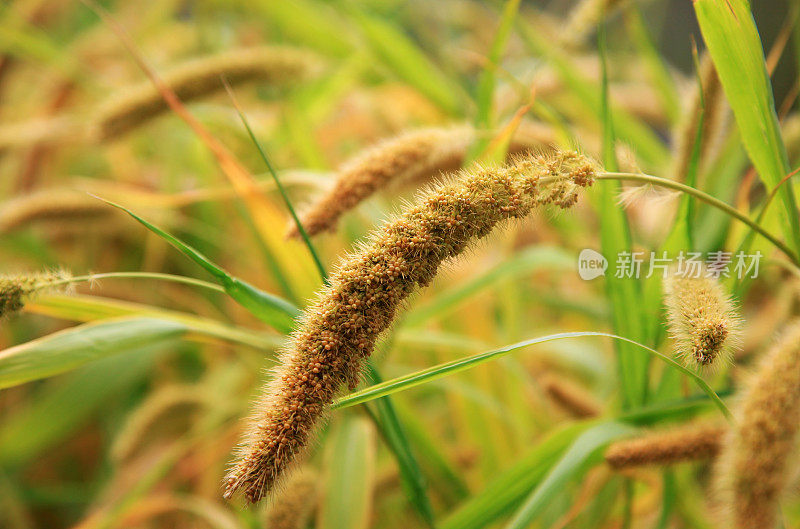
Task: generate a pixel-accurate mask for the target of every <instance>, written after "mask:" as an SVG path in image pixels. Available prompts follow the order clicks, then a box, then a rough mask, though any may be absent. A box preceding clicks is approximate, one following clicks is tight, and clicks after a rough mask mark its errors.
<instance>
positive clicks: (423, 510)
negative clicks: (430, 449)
mask: <svg viewBox="0 0 800 529" xmlns="http://www.w3.org/2000/svg"><path fill="white" fill-rule="evenodd" d="M367 375H368V377H369V379H370V380H371V382H372V383H373V384H379V383H381V382H382V380H381V377H380V374H379V373H378V370H377V369H375V366H374V365H372V364H369V365H368V366H367ZM375 407H376V408H377V410H378V416H377V420H376V421H375V425H376V426H377V427H378V429H379V430H380V432H381V435H382V436H383V439H384V441H385V442H386V445H387V446H388V447H389V449H390V450H391V451H392V454H393V455H394V458H395V460H396V461H397V466H398V469H399V470H400V479H401V481H402V484H403V489H404V490H405V493H406V496H407V497H408V499H409V501H410V502H411V505H412V506H413V507H414V509H415V510H416V511H417V513H418V514H419V515H420V516H421V517H422V519H423V521H425V523H426V524H427V525H428V527H434V522H433V507H431V502H430V500H429V499H428V491H427V488H428V487H427V483H426V481H425V478H424V476H423V475H422V472H421V471H420V468H419V464H418V463H417V460H416V458H415V457H414V454H413V453H412V451H411V447H410V445H409V443H408V438H407V437H406V433H405V430H404V429H403V425H402V424H401V423H400V419H398V416H397V411H396V410H395V408H394V405H393V403H392V401H391V400H390V399H389V398H382V399H378V400H377V401H376V402H375Z"/></svg>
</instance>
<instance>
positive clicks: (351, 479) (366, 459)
mask: <svg viewBox="0 0 800 529" xmlns="http://www.w3.org/2000/svg"><path fill="white" fill-rule="evenodd" d="M329 443H330V444H329V449H330V451H329V452H328V454H327V455H328V458H327V462H328V468H327V473H326V474H327V480H326V482H325V485H326V487H325V496H324V500H323V502H322V505H321V512H320V513H319V519H318V524H317V527H319V529H366V528H367V527H369V526H370V511H371V510H372V489H373V486H374V479H375V442H374V430H373V429H372V426H371V424H370V423H369V422H368V421H366V420H365V419H362V418H360V417H357V416H353V415H346V416H344V417H342V420H341V421H340V422H339V424H336V425H335V427H334V429H333V431H332V432H331V435H330V438H329Z"/></svg>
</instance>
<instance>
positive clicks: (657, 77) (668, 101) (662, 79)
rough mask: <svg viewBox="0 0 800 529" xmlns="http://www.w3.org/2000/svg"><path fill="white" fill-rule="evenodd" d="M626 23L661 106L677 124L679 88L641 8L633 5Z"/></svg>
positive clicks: (672, 121) (679, 104)
mask: <svg viewBox="0 0 800 529" xmlns="http://www.w3.org/2000/svg"><path fill="white" fill-rule="evenodd" d="M625 21H626V22H627V26H628V31H629V32H630V35H631V40H632V41H633V44H634V45H635V46H636V48H637V49H638V51H639V56H640V57H641V58H642V60H643V61H644V66H645V68H647V73H648V75H649V77H650V79H651V80H652V83H653V85H654V86H655V88H656V91H657V93H658V97H659V99H660V100H661V106H662V107H663V108H664V112H665V113H666V115H667V118H668V119H669V122H670V123H672V124H675V123H677V121H678V119H679V118H680V113H681V103H680V98H679V96H678V88H677V86H676V84H675V80H674V79H673V78H672V75H671V74H670V71H669V67H668V66H667V63H666V61H665V60H664V58H663V57H662V56H661V54H660V53H659V51H658V48H657V47H656V44H655V42H653V32H652V31H650V29H649V28H648V27H647V24H646V23H645V20H644V17H643V16H642V10H641V7H640V6H639V5H638V4H636V3H632V4H631V6H630V8H629V9H628V10H627V13H626V17H625Z"/></svg>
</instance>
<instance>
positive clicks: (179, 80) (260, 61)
mask: <svg viewBox="0 0 800 529" xmlns="http://www.w3.org/2000/svg"><path fill="white" fill-rule="evenodd" d="M318 70H319V63H318V60H317V58H316V57H314V56H313V55H311V54H309V53H307V52H305V51H302V50H298V49H293V48H289V47H284V46H269V47H267V46H264V47H257V48H245V49H237V50H229V51H224V52H221V53H218V54H215V55H211V56H207V57H200V58H197V59H193V60H190V61H187V62H185V63H184V64H181V65H178V66H176V67H174V68H173V69H172V70H169V71H167V72H165V73H164V74H163V76H162V81H164V83H165V84H166V85H167V86H169V87H170V88H171V89H172V91H173V92H175V95H176V96H178V98H179V99H180V100H181V101H183V102H189V101H194V100H197V99H200V98H203V97H207V96H209V95H212V94H215V93H218V92H220V91H222V90H223V89H224V85H223V84H222V77H224V78H225V79H226V80H227V81H228V83H229V84H230V85H231V86H237V85H241V84H244V83H248V82H252V81H266V82H268V83H271V84H276V85H287V84H289V83H291V82H295V81H299V80H303V79H305V78H307V77H309V76H310V75H313V74H314V73H315V72H317V71H318ZM168 110H169V105H168V104H167V103H166V101H164V99H163V97H162V96H161V93H160V92H159V90H158V89H157V88H156V87H155V86H154V85H153V84H152V83H151V82H143V83H141V84H137V85H135V86H132V87H129V88H126V89H123V90H121V91H119V92H118V93H115V94H112V95H111V97H110V98H109V99H108V100H107V101H105V102H104V103H102V104H101V105H100V107H99V108H98V110H97V112H96V113H95V116H94V117H93V119H92V122H91V124H90V126H89V128H90V129H91V131H92V135H93V136H94V137H95V139H96V140H97V141H109V140H113V139H116V138H118V137H120V136H122V135H124V134H126V133H128V132H130V131H131V130H133V129H135V128H136V127H139V126H140V125H142V124H144V123H145V122H147V121H149V120H151V119H153V118H155V117H157V116H159V115H161V114H163V113H164V112H167V111H168Z"/></svg>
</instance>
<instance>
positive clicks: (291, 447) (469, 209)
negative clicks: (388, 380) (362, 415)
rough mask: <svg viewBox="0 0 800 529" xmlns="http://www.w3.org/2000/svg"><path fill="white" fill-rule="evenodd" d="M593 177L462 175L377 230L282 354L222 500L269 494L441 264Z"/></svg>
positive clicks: (584, 173)
mask: <svg viewBox="0 0 800 529" xmlns="http://www.w3.org/2000/svg"><path fill="white" fill-rule="evenodd" d="M593 175H594V166H593V165H592V164H591V163H590V162H589V161H588V160H587V159H586V158H585V157H583V156H581V155H579V154H576V153H570V152H558V153H556V154H554V155H553V156H550V157H544V156H535V157H534V156H529V157H526V158H521V159H519V160H517V161H516V162H515V163H513V164H511V165H508V166H505V167H491V168H475V169H472V170H464V171H461V172H459V173H457V174H455V175H454V177H453V178H452V179H450V180H449V181H447V182H445V183H442V184H440V185H438V186H436V187H434V188H432V189H431V190H430V191H429V192H428V193H425V194H423V195H421V196H420V197H419V199H418V200H417V201H416V203H415V204H413V205H411V206H409V207H407V208H405V210H404V211H403V212H402V214H401V215H400V216H399V217H397V218H396V219H395V220H393V221H391V222H389V223H387V224H385V225H384V226H383V227H382V228H380V229H378V230H376V231H375V232H374V234H373V236H372V238H371V241H370V243H369V244H367V245H365V246H363V247H362V248H361V250H360V251H358V252H357V253H354V254H353V255H351V256H349V257H348V258H346V259H344V260H343V261H342V263H341V264H340V266H339V267H338V269H337V270H336V271H335V272H334V273H333V274H332V275H331V277H330V285H329V286H328V287H326V288H325V289H323V290H322V292H321V293H320V295H319V297H318V299H317V300H316V302H314V303H312V304H311V305H310V306H309V307H308V309H307V310H306V312H305V313H304V315H303V316H302V318H301V321H300V324H299V327H298V330H297V331H296V332H295V333H294V334H293V335H292V337H291V341H290V342H289V344H288V346H287V347H286V348H285V349H284V350H283V351H282V352H281V354H280V362H279V365H278V368H277V370H276V371H275V373H274V376H273V378H272V380H271V381H270V382H269V383H268V384H267V385H266V387H265V389H264V391H263V396H262V398H261V399H260V400H259V401H258V402H257V404H256V407H255V411H254V414H253V417H252V420H251V421H250V424H249V427H248V428H247V431H246V434H245V439H244V442H243V443H242V445H241V447H240V450H239V454H238V455H239V458H238V461H237V462H236V463H235V464H234V465H233V467H232V468H231V470H230V473H229V474H228V477H227V480H226V485H225V496H226V497H230V496H232V495H233V494H234V493H235V492H236V491H242V492H243V493H244V495H245V497H247V499H248V500H250V501H251V502H256V501H258V500H260V499H261V498H262V497H263V496H264V495H265V494H266V493H268V492H269V491H270V490H271V489H272V488H273V487H274V485H275V484H276V482H278V481H279V480H280V479H281V478H282V476H283V475H284V474H285V471H286V469H287V467H289V466H291V465H292V464H294V463H295V461H296V460H297V458H298V456H299V455H300V454H301V453H302V451H303V450H304V449H305V447H306V445H307V444H308V442H309V440H310V438H311V436H312V435H313V433H314V430H315V427H316V426H317V424H318V423H319V421H320V420H321V419H322V417H323V415H324V411H325V408H326V407H327V406H328V405H330V403H331V402H332V401H333V400H334V398H335V397H336V396H337V395H338V393H339V392H340V390H341V388H343V387H347V388H350V389H351V390H352V389H354V388H355V387H356V386H357V384H358V382H359V380H360V376H361V370H362V368H363V365H364V362H365V360H366V359H367V357H369V355H370V354H371V352H372V349H373V347H374V345H375V342H376V341H377V339H378V337H379V336H380V334H381V333H382V332H383V331H384V330H386V329H387V328H388V327H389V326H390V325H391V324H392V321H393V320H394V317H395V314H396V312H397V311H398V310H399V309H400V308H401V306H402V303H403V301H404V300H405V299H406V298H407V297H408V296H409V295H410V294H411V293H412V292H414V291H415V290H416V289H417V288H419V287H421V286H425V285H427V284H428V283H430V282H431V280H432V279H433V277H434V276H435V275H436V272H437V271H438V269H439V266H440V265H441V264H442V263H443V262H444V261H445V260H447V259H449V258H451V257H454V256H456V255H458V254H460V253H461V252H463V251H464V249H465V248H466V247H467V246H468V245H469V244H470V243H471V242H473V241H475V240H477V239H479V238H481V237H483V236H485V235H487V234H488V233H489V232H490V231H491V230H492V228H494V226H495V225H497V224H498V223H499V222H501V221H504V220H507V219H511V218H517V217H523V216H525V215H527V214H529V213H530V212H531V211H532V210H533V209H534V208H535V207H536V206H537V205H539V204H543V203H553V204H557V205H559V206H561V207H569V206H570V205H572V204H573V203H574V201H575V199H576V194H575V192H576V190H577V189H578V188H579V187H582V186H587V185H589V184H591V182H592V177H593Z"/></svg>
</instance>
